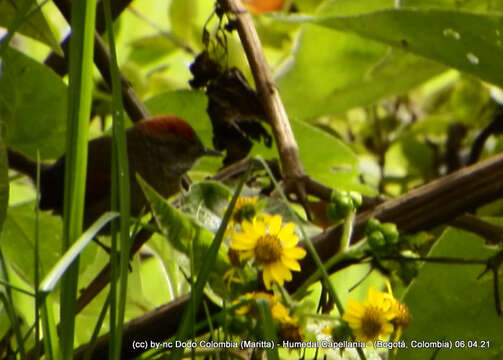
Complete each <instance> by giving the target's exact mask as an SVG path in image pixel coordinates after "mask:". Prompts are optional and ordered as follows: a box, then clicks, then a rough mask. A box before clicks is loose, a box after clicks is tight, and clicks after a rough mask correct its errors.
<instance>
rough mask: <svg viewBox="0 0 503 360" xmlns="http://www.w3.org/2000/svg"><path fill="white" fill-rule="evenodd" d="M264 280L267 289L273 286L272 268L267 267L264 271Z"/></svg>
mask: <svg viewBox="0 0 503 360" xmlns="http://www.w3.org/2000/svg"><path fill="white" fill-rule="evenodd" d="M262 280H264V285H265V288H266V289H270V288H271V282H272V276H271V268H269V267H267V268H265V269H264V271H263V272H262Z"/></svg>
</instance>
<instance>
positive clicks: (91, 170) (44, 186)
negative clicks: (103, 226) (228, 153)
mask: <svg viewBox="0 0 503 360" xmlns="http://www.w3.org/2000/svg"><path fill="white" fill-rule="evenodd" d="M126 139H127V151H128V159H129V174H130V181H131V215H132V216H138V215H140V212H141V211H142V209H143V208H146V207H148V202H147V200H146V198H145V196H144V194H143V191H142V189H141V188H140V185H139V184H138V182H137V181H136V174H137V173H138V174H140V176H141V177H142V178H143V179H144V180H145V181H146V182H147V183H148V184H149V185H151V186H152V187H153V188H154V189H156V191H157V192H159V193H160V194H161V195H162V196H164V197H169V196H171V195H173V194H175V193H177V192H178V191H179V189H180V181H181V178H182V176H183V174H184V173H185V172H187V171H188V170H189V169H190V168H191V167H192V166H193V165H194V163H195V162H196V160H197V159H199V158H200V157H201V156H203V155H220V153H218V152H216V151H213V150H210V149H206V148H205V147H204V146H203V144H202V143H201V140H199V138H198V137H197V135H196V133H195V131H194V129H192V127H191V126H190V125H189V124H188V123H187V122H185V120H183V119H181V118H179V117H177V116H174V115H163V116H153V117H150V118H147V119H144V120H142V121H139V122H137V123H136V124H134V126H133V127H131V128H129V129H128V130H127V132H126ZM110 152H111V138H110V137H109V136H104V137H100V138H97V139H94V140H91V141H90V142H89V144H88V163H87V179H86V194H85V211H84V227H85V228H87V227H89V226H90V225H91V224H92V223H93V222H94V221H96V220H97V219H98V217H99V216H100V215H101V214H103V213H104V212H105V211H108V210H109V209H110V184H111V168H110V161H111V159H110ZM8 161H9V167H10V168H11V169H14V170H17V171H19V172H21V173H24V174H26V175H28V176H29V177H30V178H31V179H32V180H33V181H35V179H36V171H37V170H36V169H37V164H36V162H35V161H33V160H32V159H29V158H27V157H25V156H24V155H22V154H19V153H17V152H15V151H12V150H9V151H8ZM64 177H65V157H64V156H62V157H61V158H59V159H58V160H57V161H56V162H55V163H53V164H42V165H41V172H40V193H41V197H40V204H39V206H40V209H42V210H53V212H54V213H56V214H61V213H62V212H63V192H64V190H63V189H64Z"/></svg>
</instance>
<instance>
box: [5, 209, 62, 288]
mask: <svg viewBox="0 0 503 360" xmlns="http://www.w3.org/2000/svg"><path fill="white" fill-rule="evenodd" d="M33 209H34V203H32V202H31V203H28V204H25V205H22V206H16V207H10V208H9V210H8V213H7V218H6V220H5V224H4V230H3V234H2V250H3V251H4V254H5V255H6V258H7V259H9V262H10V265H11V266H12V267H13V268H14V269H15V270H16V271H17V272H18V273H19V274H20V276H21V277H23V278H24V280H25V281H27V282H28V283H32V281H33V278H34V274H35V272H34V246H35V245H34V244H35V241H34V238H35V212H34V210H33ZM39 221H40V223H39V224H40V227H39V229H40V243H39V248H40V275H41V276H44V275H45V274H46V273H47V272H48V271H49V269H50V268H51V267H52V266H53V265H54V264H55V263H56V262H57V261H58V259H59V257H60V256H61V234H62V230H61V220H59V219H58V218H56V217H54V216H50V215H49V214H48V213H46V212H41V213H40V219H39Z"/></svg>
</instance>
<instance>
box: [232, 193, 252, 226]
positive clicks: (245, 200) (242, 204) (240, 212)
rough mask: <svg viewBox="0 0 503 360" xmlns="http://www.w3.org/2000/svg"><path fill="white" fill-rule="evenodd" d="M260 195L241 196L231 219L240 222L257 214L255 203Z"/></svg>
mask: <svg viewBox="0 0 503 360" xmlns="http://www.w3.org/2000/svg"><path fill="white" fill-rule="evenodd" d="M257 200H258V196H240V197H238V199H237V200H236V205H235V206H234V209H233V210H232V216H231V221H233V222H234V223H238V224H240V223H241V222H242V221H244V220H248V221H250V220H252V219H253V217H254V216H255V215H256V209H255V203H256V202H257Z"/></svg>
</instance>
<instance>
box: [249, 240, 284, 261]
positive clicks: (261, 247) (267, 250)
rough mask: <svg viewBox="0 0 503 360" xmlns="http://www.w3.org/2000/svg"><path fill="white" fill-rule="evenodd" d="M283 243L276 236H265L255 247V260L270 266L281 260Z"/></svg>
mask: <svg viewBox="0 0 503 360" xmlns="http://www.w3.org/2000/svg"><path fill="white" fill-rule="evenodd" d="M281 249H282V248H281V242H280V241H279V238H278V237H277V236H275V235H270V234H267V235H264V236H261V237H259V238H258V240H257V244H256V245H255V259H257V261H258V262H260V263H261V264H270V263H273V262H276V261H278V260H279V259H280V258H281Z"/></svg>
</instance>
